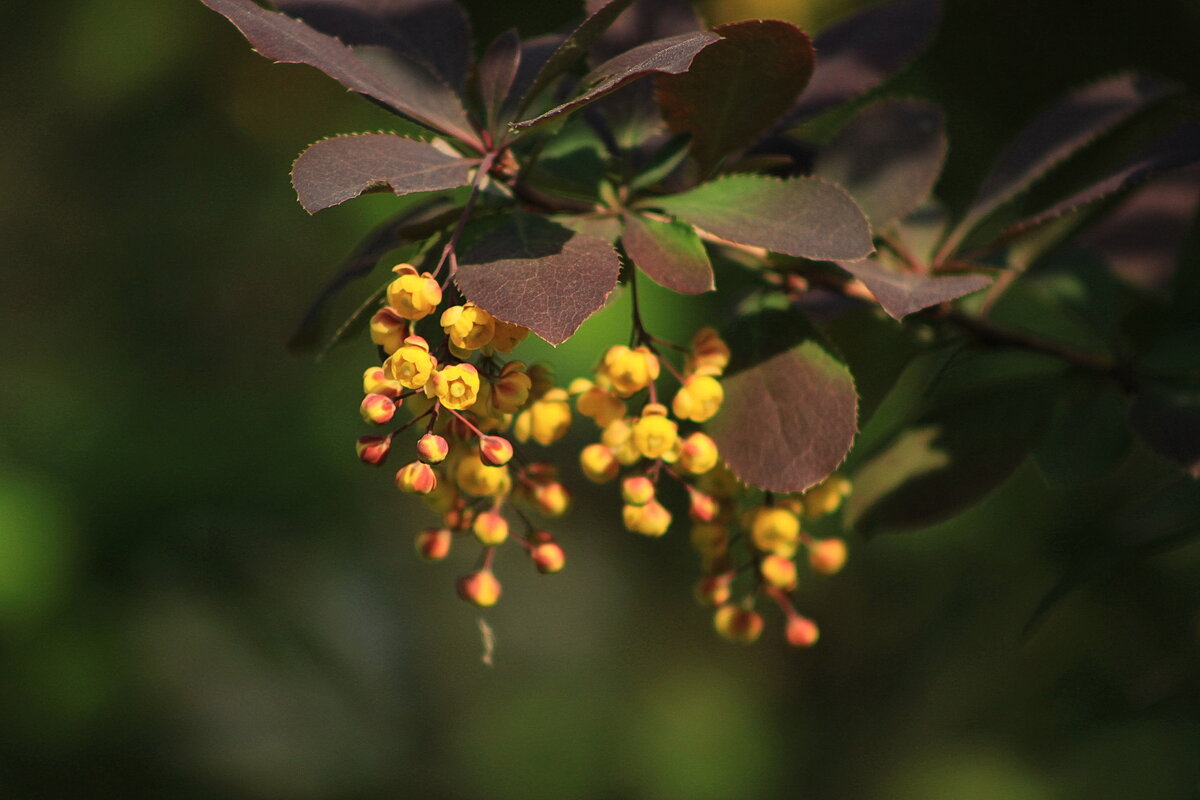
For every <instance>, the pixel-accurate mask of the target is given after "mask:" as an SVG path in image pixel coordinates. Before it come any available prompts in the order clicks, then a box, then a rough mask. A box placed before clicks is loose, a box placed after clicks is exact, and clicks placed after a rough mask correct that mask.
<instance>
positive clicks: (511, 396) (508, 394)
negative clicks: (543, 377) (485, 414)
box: [492, 361, 533, 414]
mask: <svg viewBox="0 0 1200 800" xmlns="http://www.w3.org/2000/svg"><path fill="white" fill-rule="evenodd" d="M532 388H533V380H532V379H531V378H530V377H529V375H528V374H527V373H526V372H525V365H524V364H522V363H521V362H520V361H509V362H508V363H507V364H505V365H504V368H503V369H502V370H500V374H499V375H498V376H497V377H496V380H495V381H493V382H492V407H493V408H495V409H496V410H497V411H499V412H500V413H502V414H515V413H517V411H519V410H521V407H522V406H524V405H525V403H526V402H528V400H529V391H530V389H532Z"/></svg>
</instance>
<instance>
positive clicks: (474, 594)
mask: <svg viewBox="0 0 1200 800" xmlns="http://www.w3.org/2000/svg"><path fill="white" fill-rule="evenodd" d="M458 596H459V597H461V598H462V599H463V600H466V601H467V602H468V603H471V604H473V605H476V606H479V607H480V608H489V607H491V606H494V605H496V601H497V600H499V599H500V581H498V580H496V576H495V575H493V574H492V571H491V570H488V569H482V570H479V571H478V572H472V573H470V574H468V575H463V576H462V577H461V578H459V579H458Z"/></svg>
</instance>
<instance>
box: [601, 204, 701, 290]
mask: <svg viewBox="0 0 1200 800" xmlns="http://www.w3.org/2000/svg"><path fill="white" fill-rule="evenodd" d="M624 223H625V228H624V233H623V234H622V235H621V245H622V246H623V247H624V248H625V252H626V253H627V254H628V255H629V258H630V259H631V260H632V261H633V263H634V264H635V265H637V267H638V268H639V269H641V271H642V272H644V273H646V274H647V275H649V276H650V278H651V279H653V280H654V281H655V282H656V283H658V284H660V285H662V286H665V287H667V288H668V289H674V290H675V291H677V292H682V293H683V294H700V293H701V292H707V291H710V290H712V289H714V288H716V286H715V285H714V284H713V269H712V263H711V262H710V261H709V260H708V252H707V251H706V250H705V249H704V243H703V242H701V241H700V237H698V236H697V235H696V232H695V231H694V230H693V229H692V226H691V225H687V224H684V223H682V222H659V221H658V220H653V219H647V218H646V217H643V216H641V215H640V214H626V215H625V218H624Z"/></svg>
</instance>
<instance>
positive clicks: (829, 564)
mask: <svg viewBox="0 0 1200 800" xmlns="http://www.w3.org/2000/svg"><path fill="white" fill-rule="evenodd" d="M808 563H809V565H810V566H811V567H812V568H813V571H814V572H819V573H821V574H822V575H833V574H834V573H835V572H839V571H840V570H841V569H842V566H844V565H845V563H846V543H845V542H844V541H842V540H841V539H816V540H814V541H812V542H810V543H809V544H808Z"/></svg>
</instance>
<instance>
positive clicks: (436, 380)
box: [425, 364, 479, 411]
mask: <svg viewBox="0 0 1200 800" xmlns="http://www.w3.org/2000/svg"><path fill="white" fill-rule="evenodd" d="M430 387H432V388H433V392H432V394H434V395H436V396H437V399H438V400H439V401H440V402H441V404H442V405H443V406H445V407H446V408H450V409H453V410H455V411H462V410H463V409H464V408H470V407H471V406H473V405H475V400H476V398H478V397H479V371H478V370H477V369H475V367H473V366H471V365H470V364H452V365H450V366H448V367H445V368H443V369H440V370H438V371H437V372H435V373H433V375H432V376H431V377H430V380H429V383H428V384H427V385H426V387H425V392H426V393H427V394H429V393H430V391H429V390H430Z"/></svg>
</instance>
